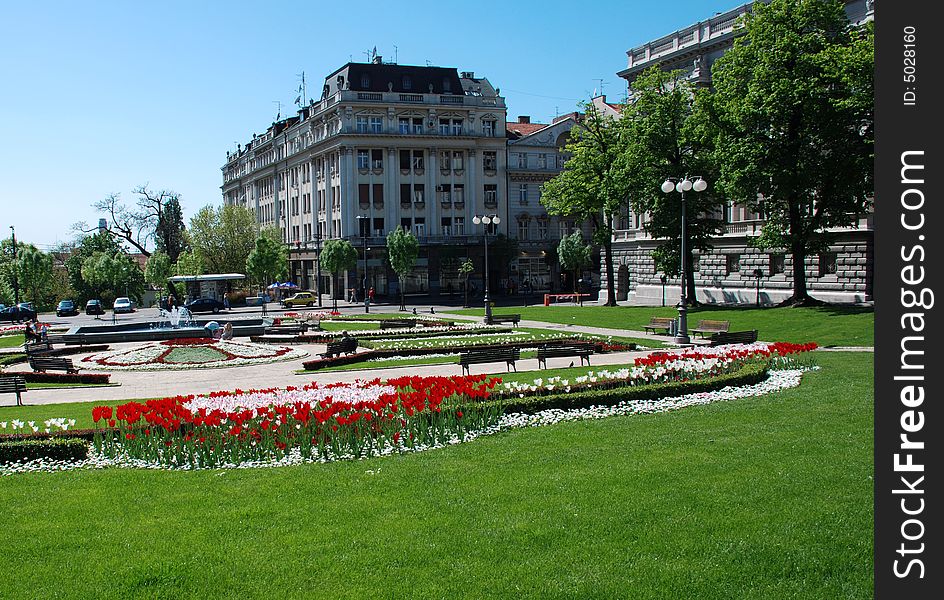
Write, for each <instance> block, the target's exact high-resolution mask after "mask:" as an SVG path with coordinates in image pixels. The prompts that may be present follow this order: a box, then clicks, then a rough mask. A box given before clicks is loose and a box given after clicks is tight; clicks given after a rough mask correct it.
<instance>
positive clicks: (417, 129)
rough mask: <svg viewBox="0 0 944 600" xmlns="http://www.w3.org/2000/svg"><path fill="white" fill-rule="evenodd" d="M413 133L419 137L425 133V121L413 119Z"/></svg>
mask: <svg viewBox="0 0 944 600" xmlns="http://www.w3.org/2000/svg"><path fill="white" fill-rule="evenodd" d="M413 133H414V134H417V135H418V134H421V133H423V119H420V118H414V119H413Z"/></svg>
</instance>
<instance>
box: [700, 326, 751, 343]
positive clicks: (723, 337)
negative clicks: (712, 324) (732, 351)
mask: <svg viewBox="0 0 944 600" xmlns="http://www.w3.org/2000/svg"><path fill="white" fill-rule="evenodd" d="M756 341H757V330H756V329H752V330H751V331H732V332H727V331H722V332H719V333H713V334H712V335H711V343H710V345H711V346H723V345H724V344H753V343H754V342H756Z"/></svg>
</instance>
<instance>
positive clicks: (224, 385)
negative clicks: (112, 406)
mask: <svg viewBox="0 0 944 600" xmlns="http://www.w3.org/2000/svg"><path fill="white" fill-rule="evenodd" d="M132 345H134V344H112V345H111V347H112V349H119V348H120V347H122V346H132ZM293 347H297V348H301V349H303V350H306V351H307V352H308V353H309V355H310V356H308V357H305V358H300V359H295V360H290V361H284V362H277V363H268V364H262V365H247V366H242V367H226V368H216V369H188V370H180V371H173V370H166V371H111V381H112V382H113V383H118V384H120V385H118V386H113V387H88V388H61V389H37V390H30V391H28V392H26V394H24V395H23V401H24V402H25V403H26V404H59V403H63V402H102V401H106V400H123V399H135V398H155V397H157V398H162V397H165V396H176V395H178V394H204V393H208V392H213V391H217V390H235V389H250V388H256V389H259V388H269V387H286V386H290V385H291V386H302V385H305V384H306V383H309V382H311V381H317V382H319V383H330V382H334V381H344V382H350V381H355V380H358V379H362V380H363V379H372V378H374V377H376V376H378V375H381V374H382V376H383V377H385V378H387V377H398V376H402V375H420V376H431V375H461V374H462V369H461V367H460V366H459V365H458V364H444V365H410V366H404V367H396V368H385V369H383V370H382V371H380V370H377V371H373V370H358V371H353V370H352V371H332V372H326V373H319V372H317V371H312V372H311V373H304V374H298V373H295V371H297V370H299V369H301V368H302V363H303V362H305V361H306V360H311V359H312V358H313V357H315V356H316V355H317V354H318V353H319V352H323V351H324V349H325V346H324V345H323V344H313V345H294V346H293ZM644 354H646V352H644V351H637V352H613V353H608V354H595V355H593V357H592V358H591V361H592V363H593V366H595V367H596V366H604V365H615V364H626V363H629V362H632V360H633V359H634V358H635V357H636V356H641V355H644ZM83 356H85V355H76V356H74V357H73V358H74V360H75V361H76V363H78V362H79V360H81V358H82V357H83ZM537 363H538V361H537V359H536V358H531V359H525V360H520V361H518V364H517V367H518V370H519V371H535V377H539V376H540V374H539V373H538V372H537V371H538V370H539V369H538V364H537ZM571 363H574V364H575V365H579V364H580V359H578V358H573V359H571V358H551V359H548V361H547V367H548V368H549V369H556V368H563V367H568V366H570V364H571ZM501 368H502V365H500V364H498V363H495V364H484V365H472V367H471V373H473V374H478V373H496V374H500V373H501ZM87 372H89V373H93V372H98V371H91V370H90V371H87Z"/></svg>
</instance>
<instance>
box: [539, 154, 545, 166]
mask: <svg viewBox="0 0 944 600" xmlns="http://www.w3.org/2000/svg"><path fill="white" fill-rule="evenodd" d="M538 168H539V169H546V168H547V154H538Z"/></svg>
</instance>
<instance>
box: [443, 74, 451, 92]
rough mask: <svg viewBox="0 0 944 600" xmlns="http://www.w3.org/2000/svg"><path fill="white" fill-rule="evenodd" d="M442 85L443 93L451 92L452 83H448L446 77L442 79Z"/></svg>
mask: <svg viewBox="0 0 944 600" xmlns="http://www.w3.org/2000/svg"><path fill="white" fill-rule="evenodd" d="M442 83H443V85H442V89H443V91H444V92H451V91H452V81H450V80H449V78H448V77H443V80H442Z"/></svg>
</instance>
